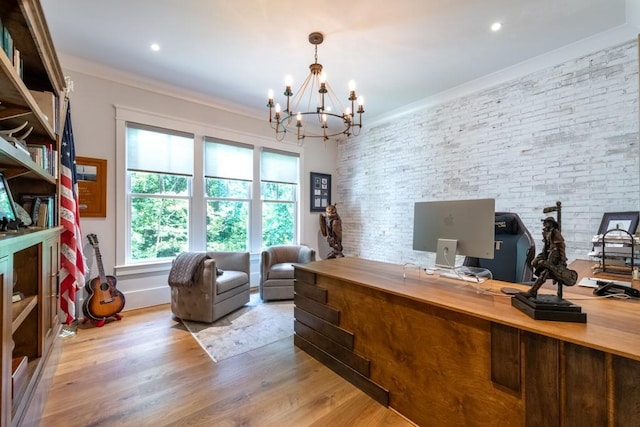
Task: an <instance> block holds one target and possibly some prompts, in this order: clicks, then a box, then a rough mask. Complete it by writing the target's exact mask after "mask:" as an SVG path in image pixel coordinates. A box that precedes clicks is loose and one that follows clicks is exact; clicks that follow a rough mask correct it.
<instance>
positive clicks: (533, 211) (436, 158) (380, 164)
mask: <svg viewBox="0 0 640 427" xmlns="http://www.w3.org/2000/svg"><path fill="white" fill-rule="evenodd" d="M637 49H638V45H637V42H636V41H630V42H628V43H625V44H622V45H617V46H613V47H610V48H607V49H605V50H601V51H598V52H595V53H592V54H590V55H586V56H583V57H580V58H576V59H574V60H571V61H567V62H564V63H561V64H558V65H556V66H553V67H548V68H546V69H543V70H540V71H536V72H533V73H531V74H529V75H527V76H525V77H522V78H517V79H515V80H512V81H510V82H508V83H505V84H501V85H499V86H496V87H493V88H491V89H487V90H482V91H480V92H477V93H473V94H470V95H467V96H464V97H461V98H458V99H456V100H453V101H449V102H445V103H443V104H440V105H437V106H433V107H425V108H424V109H423V110H421V111H417V112H413V113H410V114H407V115H405V116H403V117H401V118H400V119H397V120H394V121H392V122H387V123H382V124H378V125H376V126H373V127H371V128H369V129H367V130H366V133H365V132H364V131H363V135H361V136H360V137H359V138H355V139H352V140H350V141H348V142H342V143H340V145H339V149H338V167H337V183H338V184H337V197H336V198H335V201H337V202H338V211H339V213H340V216H341V218H342V221H343V229H344V236H343V245H344V252H345V254H346V255H348V256H360V257H363V258H368V259H374V260H381V261H387V262H392V263H397V264H402V263H404V262H409V261H412V262H417V263H420V264H423V265H424V264H427V263H432V262H433V256H432V254H426V253H423V252H417V251H413V249H412V242H413V237H412V236H413V234H412V233H413V205H414V202H416V201H426V200H446V199H465V198H484V197H492V198H495V199H496V210H501V211H511V212H517V213H518V214H519V215H520V216H521V217H522V219H523V221H524V222H525V224H526V225H527V227H528V228H529V230H530V231H531V233H532V235H533V236H534V238H535V239H536V244H537V247H538V249H539V248H540V246H541V241H540V240H539V237H540V230H541V223H540V219H541V218H543V217H544V216H546V215H543V213H542V209H543V208H544V207H546V206H552V205H554V204H555V202H556V201H557V200H560V201H561V202H562V207H563V209H562V228H563V235H564V237H565V239H566V241H567V256H568V257H569V260H570V261H572V260H573V259H576V258H587V255H586V254H587V252H588V251H589V250H590V249H591V244H590V241H591V237H592V236H593V235H594V234H595V233H596V231H597V229H598V226H599V225H600V220H601V218H602V214H603V213H604V212H616V211H637V210H639V209H640V200H639V199H640V148H639V143H638V54H637ZM426 78H428V77H426ZM537 251H538V250H537Z"/></svg>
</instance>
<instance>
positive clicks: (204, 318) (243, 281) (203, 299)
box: [170, 252, 250, 323]
mask: <svg viewBox="0 0 640 427" xmlns="http://www.w3.org/2000/svg"><path fill="white" fill-rule="evenodd" d="M207 254H208V255H209V256H210V257H211V259H205V260H204V266H203V268H202V271H201V273H200V274H198V275H197V277H196V280H195V283H194V284H193V286H189V287H186V286H171V285H170V286H171V312H172V313H173V314H174V315H175V316H176V317H177V318H179V319H184V320H194V321H198V322H209V323H210V322H214V321H216V320H218V319H219V318H221V317H222V316H226V315H227V314H229V313H231V312H232V311H234V310H237V309H238V308H240V307H242V306H243V305H245V304H246V303H248V302H249V287H250V286H249V277H250V272H249V252H208V253H207ZM216 268H219V269H221V270H222V271H223V273H222V274H221V275H219V276H218V275H216Z"/></svg>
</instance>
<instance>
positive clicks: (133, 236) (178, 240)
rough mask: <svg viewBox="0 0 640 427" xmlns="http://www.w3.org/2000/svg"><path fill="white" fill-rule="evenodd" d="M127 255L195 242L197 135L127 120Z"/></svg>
mask: <svg viewBox="0 0 640 427" xmlns="http://www.w3.org/2000/svg"><path fill="white" fill-rule="evenodd" d="M126 140H127V181H126V182H127V209H128V217H129V222H128V228H127V230H126V231H127V235H128V237H129V238H128V247H127V251H126V252H127V257H126V258H127V260H128V261H131V262H140V261H146V260H156V259H162V258H168V257H174V256H175V255H177V254H178V253H180V252H182V251H186V250H188V248H189V205H190V195H191V183H192V176H193V151H194V148H193V145H194V138H193V135H189V134H182V133H178V132H173V131H168V130H165V129H160V128H151V127H148V126H142V125H138V124H132V123H127V128H126Z"/></svg>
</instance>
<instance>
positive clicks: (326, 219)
mask: <svg viewBox="0 0 640 427" xmlns="http://www.w3.org/2000/svg"><path fill="white" fill-rule="evenodd" d="M320 231H321V232H322V235H323V236H324V237H326V238H327V242H329V246H331V248H332V250H331V252H329V254H328V255H327V258H341V257H344V255H343V254H342V220H341V219H340V215H338V210H337V209H336V205H335V203H334V204H333V205H327V207H326V209H325V213H321V214H320Z"/></svg>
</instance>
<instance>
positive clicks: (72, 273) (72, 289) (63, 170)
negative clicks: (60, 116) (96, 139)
mask: <svg viewBox="0 0 640 427" xmlns="http://www.w3.org/2000/svg"><path fill="white" fill-rule="evenodd" d="M75 162H76V150H75V146H74V142H73V130H72V129H71V103H69V104H68V105H67V117H66V120H65V122H64V131H63V133H62V147H61V150H60V225H62V226H63V227H64V230H63V231H62V236H61V247H60V267H61V268H60V308H61V309H62V311H64V313H65V314H66V319H65V321H64V323H66V324H70V323H71V322H73V321H74V320H75V319H76V292H77V291H78V290H79V289H82V286H83V285H84V273H85V258H84V254H83V253H82V232H81V231H80V210H79V206H78V177H77V175H76V163H75Z"/></svg>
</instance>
